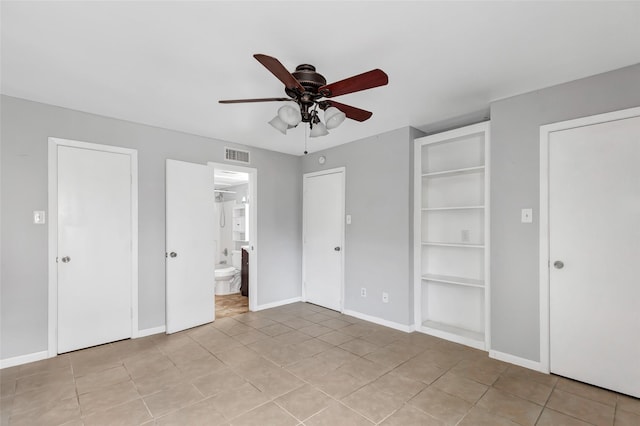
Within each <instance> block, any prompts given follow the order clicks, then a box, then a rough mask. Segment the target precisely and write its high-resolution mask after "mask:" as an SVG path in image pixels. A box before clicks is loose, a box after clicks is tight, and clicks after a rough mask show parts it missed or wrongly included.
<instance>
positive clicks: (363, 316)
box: [342, 309, 415, 333]
mask: <svg viewBox="0 0 640 426" xmlns="http://www.w3.org/2000/svg"><path fill="white" fill-rule="evenodd" d="M342 313H343V314H345V315H349V316H350V317H355V318H359V319H361V320H365V321H369V322H372V323H374V324H378V325H384V326H385V327H389V328H393V329H395V330H400V331H404V332H405V333H411V332H412V331H415V326H413V325H405V324H400V323H397V322H393V321H388V320H386V319H382V318H378V317H374V316H371V315H367V314H363V313H360V312H356V311H350V310H348V309H345V310H344V311H343V312H342Z"/></svg>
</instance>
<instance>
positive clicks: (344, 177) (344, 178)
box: [301, 167, 347, 313]
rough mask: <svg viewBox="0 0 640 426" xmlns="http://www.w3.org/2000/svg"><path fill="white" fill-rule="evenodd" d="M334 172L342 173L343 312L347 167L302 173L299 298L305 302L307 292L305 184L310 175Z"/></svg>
mask: <svg viewBox="0 0 640 426" xmlns="http://www.w3.org/2000/svg"><path fill="white" fill-rule="evenodd" d="M335 173H340V174H341V175H342V179H341V189H342V199H341V200H340V201H341V206H340V212H341V217H342V220H341V221H340V247H342V250H341V251H340V262H341V264H342V265H341V269H342V273H341V274H340V312H342V313H344V300H345V297H346V295H345V285H344V282H345V280H344V271H345V262H344V259H345V251H346V250H345V220H346V193H347V192H346V190H347V187H346V181H347V168H346V167H336V168H333V169H327V170H320V171H317V172H311V173H305V174H303V175H302V286H301V287H302V298H301V300H302V301H303V302H307V294H306V279H305V277H306V272H305V249H304V240H305V238H306V235H305V229H306V228H305V221H306V217H305V213H304V212H305V209H304V198H305V193H306V186H307V179H308V178H312V177H316V176H323V175H330V174H335Z"/></svg>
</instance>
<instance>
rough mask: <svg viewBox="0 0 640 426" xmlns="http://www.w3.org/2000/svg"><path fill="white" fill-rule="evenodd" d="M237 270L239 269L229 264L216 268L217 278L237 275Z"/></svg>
mask: <svg viewBox="0 0 640 426" xmlns="http://www.w3.org/2000/svg"><path fill="white" fill-rule="evenodd" d="M236 272H237V270H236V268H234V267H233V266H228V267H226V268H219V269H216V270H215V277H216V278H224V277H231V276H233V275H235V273H236Z"/></svg>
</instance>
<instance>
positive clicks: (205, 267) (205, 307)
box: [166, 160, 216, 333]
mask: <svg viewBox="0 0 640 426" xmlns="http://www.w3.org/2000/svg"><path fill="white" fill-rule="evenodd" d="M166 173H167V175H166V251H167V258H166V274H167V276H166V281H167V282H166V286H167V289H166V292H167V294H166V298H167V300H166V305H167V313H166V322H167V326H166V328H167V333H175V332H177V331H181V330H185V329H187V328H191V327H195V326H198V325H201V324H206V323H209V322H211V321H213V320H214V319H215V303H214V290H215V238H216V236H215V229H214V220H215V218H214V200H215V198H214V197H215V195H214V192H213V168H212V167H208V166H205V165H202V164H193V163H185V162H183V161H176V160H167V164H166Z"/></svg>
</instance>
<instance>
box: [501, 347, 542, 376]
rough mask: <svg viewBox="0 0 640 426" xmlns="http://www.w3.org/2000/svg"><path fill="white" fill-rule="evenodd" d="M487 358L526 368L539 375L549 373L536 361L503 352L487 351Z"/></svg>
mask: <svg viewBox="0 0 640 426" xmlns="http://www.w3.org/2000/svg"><path fill="white" fill-rule="evenodd" d="M489 358H493V359H497V360H499V361H504V362H508V363H509V364H514V365H518V366H520V367H524V368H528V369H529V370H535V371H539V372H541V373H547V374H548V373H549V372H548V371H547V370H546V369H545V368H544V366H543V365H542V364H541V363H540V362H538V361H531V360H530V359H526V358H520V357H519V356H515V355H511V354H506V353H504V352H498V351H494V350H490V351H489Z"/></svg>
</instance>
